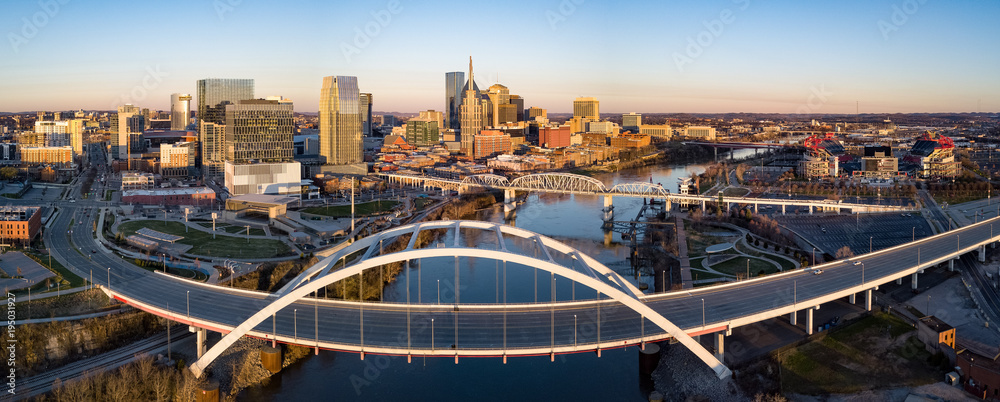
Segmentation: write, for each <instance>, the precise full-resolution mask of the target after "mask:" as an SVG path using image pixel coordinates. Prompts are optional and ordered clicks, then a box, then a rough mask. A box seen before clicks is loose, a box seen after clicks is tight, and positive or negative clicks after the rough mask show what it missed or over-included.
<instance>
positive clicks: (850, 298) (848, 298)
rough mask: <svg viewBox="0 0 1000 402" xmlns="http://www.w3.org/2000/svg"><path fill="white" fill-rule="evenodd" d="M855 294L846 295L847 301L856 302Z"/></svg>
mask: <svg viewBox="0 0 1000 402" xmlns="http://www.w3.org/2000/svg"><path fill="white" fill-rule="evenodd" d="M856 296H857V293H851V295H850V296H848V297H847V301H848V302H849V303H851V304H855V303H857V297H856Z"/></svg>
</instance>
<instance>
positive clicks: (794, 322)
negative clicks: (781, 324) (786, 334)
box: [788, 311, 799, 325]
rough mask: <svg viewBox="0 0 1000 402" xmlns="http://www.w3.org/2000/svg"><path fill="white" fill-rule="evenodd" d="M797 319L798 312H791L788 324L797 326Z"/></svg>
mask: <svg viewBox="0 0 1000 402" xmlns="http://www.w3.org/2000/svg"><path fill="white" fill-rule="evenodd" d="M798 318H799V312H798V311H793V312H791V314H788V322H789V323H791V324H792V325H798V321H799V320H798Z"/></svg>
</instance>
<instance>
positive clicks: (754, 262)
mask: <svg viewBox="0 0 1000 402" xmlns="http://www.w3.org/2000/svg"><path fill="white" fill-rule="evenodd" d="M712 269H714V270H716V271H719V272H722V273H725V274H729V275H736V274H738V273H739V274H743V275H746V272H747V257H736V258H733V259H731V260H727V261H723V262H721V263H719V264H715V265H713V266H712ZM761 270H763V271H764V274H773V273H775V272H778V268H777V267H775V266H774V264H771V263H770V262H767V261H763V260H760V259H757V258H750V277H754V276H757V274H758V273H759V272H760V271H761Z"/></svg>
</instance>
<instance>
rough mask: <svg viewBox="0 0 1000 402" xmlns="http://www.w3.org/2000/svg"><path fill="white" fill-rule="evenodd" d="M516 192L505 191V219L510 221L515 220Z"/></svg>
mask: <svg viewBox="0 0 1000 402" xmlns="http://www.w3.org/2000/svg"><path fill="white" fill-rule="evenodd" d="M515 197H516V196H515V194H514V190H504V191H503V218H504V219H506V220H510V219H513V218H514V215H515V213H516V209H517V200H516V198H515Z"/></svg>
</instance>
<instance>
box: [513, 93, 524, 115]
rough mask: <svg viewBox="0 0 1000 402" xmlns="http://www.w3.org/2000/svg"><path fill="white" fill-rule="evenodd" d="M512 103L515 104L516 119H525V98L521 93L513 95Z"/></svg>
mask: <svg viewBox="0 0 1000 402" xmlns="http://www.w3.org/2000/svg"><path fill="white" fill-rule="evenodd" d="M510 104H511V105H514V111H515V112H516V114H517V115H516V116H515V118H516V119H517V120H515V121H524V98H522V97H521V96H520V95H511V96H510Z"/></svg>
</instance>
